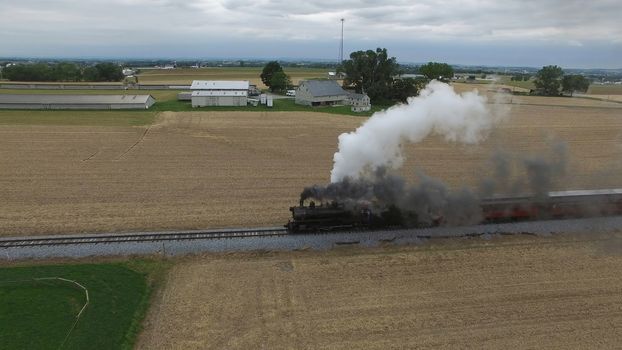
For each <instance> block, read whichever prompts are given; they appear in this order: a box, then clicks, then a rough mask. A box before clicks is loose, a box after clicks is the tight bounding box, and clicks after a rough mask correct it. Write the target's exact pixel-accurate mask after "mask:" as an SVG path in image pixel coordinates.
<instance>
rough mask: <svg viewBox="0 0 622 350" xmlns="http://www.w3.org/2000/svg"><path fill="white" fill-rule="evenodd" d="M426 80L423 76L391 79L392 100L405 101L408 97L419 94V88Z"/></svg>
mask: <svg viewBox="0 0 622 350" xmlns="http://www.w3.org/2000/svg"><path fill="white" fill-rule="evenodd" d="M426 83H427V80H426V79H424V78H418V79H413V78H404V79H395V80H394V81H393V86H392V89H391V90H392V92H393V96H392V98H393V100H395V101H399V102H406V101H407V100H408V98H409V97H411V96H417V95H418V94H419V90H421V89H422V88H423V87H424V86H425V84H426Z"/></svg>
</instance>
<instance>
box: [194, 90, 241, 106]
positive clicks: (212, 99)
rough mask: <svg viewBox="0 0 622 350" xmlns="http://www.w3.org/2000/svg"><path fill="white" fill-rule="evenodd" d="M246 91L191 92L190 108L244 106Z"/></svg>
mask: <svg viewBox="0 0 622 350" xmlns="http://www.w3.org/2000/svg"><path fill="white" fill-rule="evenodd" d="M247 102H248V91H193V92H192V107H206V106H246V104H247Z"/></svg>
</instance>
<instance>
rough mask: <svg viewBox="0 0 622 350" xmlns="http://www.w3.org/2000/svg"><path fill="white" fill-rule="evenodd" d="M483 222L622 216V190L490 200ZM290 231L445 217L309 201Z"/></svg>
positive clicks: (295, 212) (435, 221)
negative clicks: (418, 215)
mask: <svg viewBox="0 0 622 350" xmlns="http://www.w3.org/2000/svg"><path fill="white" fill-rule="evenodd" d="M480 208H481V213H480V214H481V215H480V217H479V218H478V221H479V222H480V223H498V222H511V221H524V220H542V219H563V218H579V217H593V216H608V215H621V214H622V189H605V190H575V191H557V192H549V193H548V194H547V195H546V196H541V197H534V196H527V195H523V196H515V197H489V198H484V199H482V200H481V201H480ZM289 210H290V211H291V213H292V218H291V219H290V220H289V222H288V223H287V224H286V225H285V227H286V228H287V229H288V231H289V232H292V233H297V232H314V231H315V232H317V231H335V230H341V229H358V228H361V229H378V228H387V227H423V226H440V225H443V224H444V223H445V220H444V218H443V217H442V216H431V217H432V219H430V217H428V219H427V220H425V221H421V220H418V218H417V215H416V214H415V213H411V212H404V211H401V210H399V209H398V208H397V207H395V206H389V207H387V208H384V209H383V210H381V211H379V212H374V211H372V209H371V206H370V205H368V204H366V203H354V204H351V203H350V204H345V203H339V202H330V203H321V204H319V205H318V204H316V203H315V202H313V201H311V202H309V205H307V206H305V205H304V201H303V200H301V201H300V205H299V206H295V207H290V208H289Z"/></svg>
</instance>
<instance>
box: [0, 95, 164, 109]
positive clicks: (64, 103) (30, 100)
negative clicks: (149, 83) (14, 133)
mask: <svg viewBox="0 0 622 350" xmlns="http://www.w3.org/2000/svg"><path fill="white" fill-rule="evenodd" d="M154 103H155V100H154V98H153V97H152V96H151V95H69V94H62V95H61V94H58V95H56V94H0V109H147V108H149V107H151V106H152V105H153V104H154Z"/></svg>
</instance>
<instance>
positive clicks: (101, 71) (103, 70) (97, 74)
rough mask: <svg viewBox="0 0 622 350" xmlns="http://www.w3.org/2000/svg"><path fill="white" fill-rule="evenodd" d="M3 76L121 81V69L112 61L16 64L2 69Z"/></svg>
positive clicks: (9, 77) (68, 80)
mask: <svg viewBox="0 0 622 350" xmlns="http://www.w3.org/2000/svg"><path fill="white" fill-rule="evenodd" d="M2 75H3V76H4V78H6V79H8V80H11V81H64V82H78V81H94V82H97V81H121V80H123V71H122V69H121V67H120V66H118V65H116V64H114V63H109V62H105V63H98V64H96V65H94V66H86V67H84V66H79V65H77V64H75V63H70V62H60V63H54V64H47V63H34V64H16V65H12V66H8V67H5V68H4V69H3V70H2Z"/></svg>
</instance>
